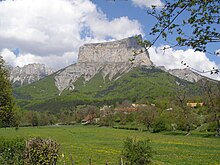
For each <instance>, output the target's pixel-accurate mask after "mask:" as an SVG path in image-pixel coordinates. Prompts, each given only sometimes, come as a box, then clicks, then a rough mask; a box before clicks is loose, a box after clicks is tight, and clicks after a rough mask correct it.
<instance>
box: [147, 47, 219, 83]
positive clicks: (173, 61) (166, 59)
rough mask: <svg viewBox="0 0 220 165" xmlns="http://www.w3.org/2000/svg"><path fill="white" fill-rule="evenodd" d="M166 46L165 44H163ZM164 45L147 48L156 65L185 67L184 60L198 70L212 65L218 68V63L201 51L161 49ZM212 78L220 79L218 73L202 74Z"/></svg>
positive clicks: (209, 67)
mask: <svg viewBox="0 0 220 165" xmlns="http://www.w3.org/2000/svg"><path fill="white" fill-rule="evenodd" d="M165 47H166V46H165ZM163 48H164V46H160V47H157V48H156V47H151V48H150V49H149V54H150V58H151V60H152V61H153V63H154V64H155V65H157V66H165V68H166V69H177V68H179V69H183V68H186V66H184V65H183V64H182V63H181V61H184V62H185V63H187V65H189V66H190V67H192V68H195V69H197V70H199V71H203V70H204V71H208V70H211V69H212V68H213V67H215V68H219V66H218V64H216V63H215V62H213V61H210V60H209V58H208V57H207V56H206V54H205V53H203V52H195V51H194V50H193V49H187V50H174V49H172V48H170V49H166V50H165V51H164V50H163ZM203 75H204V76H207V77H210V78H212V79H216V80H220V75H219V74H213V75H210V73H207V74H203Z"/></svg>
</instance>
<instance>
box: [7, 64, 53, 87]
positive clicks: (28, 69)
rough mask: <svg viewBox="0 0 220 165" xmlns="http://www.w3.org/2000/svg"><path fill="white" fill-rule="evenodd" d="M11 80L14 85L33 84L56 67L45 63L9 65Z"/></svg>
mask: <svg viewBox="0 0 220 165" xmlns="http://www.w3.org/2000/svg"><path fill="white" fill-rule="evenodd" d="M8 68H9V73H10V81H11V82H12V84H13V86H14V87H18V86H22V85H27V84H31V83H33V82H35V81H38V80H40V79H42V78H44V77H46V76H48V75H50V74H52V73H54V71H55V70H54V69H51V68H47V67H46V66H45V65H44V64H28V65H25V66H23V67H19V66H17V67H14V68H13V67H8Z"/></svg>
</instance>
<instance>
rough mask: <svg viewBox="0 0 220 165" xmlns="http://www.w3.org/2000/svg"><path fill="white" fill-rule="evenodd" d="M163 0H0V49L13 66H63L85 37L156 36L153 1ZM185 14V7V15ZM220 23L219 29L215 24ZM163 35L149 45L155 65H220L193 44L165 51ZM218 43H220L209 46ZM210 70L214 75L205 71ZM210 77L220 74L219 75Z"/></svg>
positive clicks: (211, 48) (218, 59)
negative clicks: (151, 14)
mask: <svg viewBox="0 0 220 165" xmlns="http://www.w3.org/2000/svg"><path fill="white" fill-rule="evenodd" d="M163 2H164V1H163V0H162V1H161V0H127V1H126V0H116V1H112V0H16V1H13V0H5V1H1V2H0V15H1V17H0V55H1V56H3V58H4V59H5V61H6V62H7V63H8V64H10V65H13V66H24V65H27V64H30V63H44V64H45V65H47V66H49V67H53V68H56V69H60V68H63V67H66V66H68V65H71V64H73V63H74V62H76V61H77V57H78V50H79V47H80V46H82V45H83V44H85V43H92V42H105V41H108V40H118V39H122V38H126V37H130V36H134V35H137V34H142V35H143V36H144V39H148V40H152V39H154V36H149V32H150V29H151V28H152V26H153V25H154V24H155V23H156V20H155V19H154V18H153V17H152V16H149V15H147V13H146V10H147V9H150V6H151V5H152V4H153V5H159V6H162V4H163ZM182 16H183V17H185V16H186V13H185V14H183V15H182ZM217 29H220V27H219V28H217ZM175 38H176V36H175V35H174V36H171V40H172V39H175ZM165 45H167V43H166V42H164V41H163V40H162V39H159V40H158V41H157V42H156V44H155V45H154V46H153V47H152V48H151V49H149V54H150V57H151V60H152V61H153V63H154V64H155V65H158V66H161V65H162V66H165V67H166V68H167V69H174V68H183V66H182V64H181V61H185V62H187V63H188V64H189V65H190V66H192V67H194V68H196V69H198V70H208V69H211V68H212V67H216V68H220V57H217V56H214V55H209V54H204V53H201V52H194V51H193V50H192V49H190V48H187V47H185V48H183V47H178V48H173V49H169V50H166V51H165V52H164V51H162V49H163V47H164V46H165ZM216 49H220V46H219V43H218V44H215V45H209V46H208V50H209V51H211V52H214V51H215V50H216ZM206 76H209V77H210V75H206ZM211 78H214V79H219V80H220V75H214V76H212V77H211Z"/></svg>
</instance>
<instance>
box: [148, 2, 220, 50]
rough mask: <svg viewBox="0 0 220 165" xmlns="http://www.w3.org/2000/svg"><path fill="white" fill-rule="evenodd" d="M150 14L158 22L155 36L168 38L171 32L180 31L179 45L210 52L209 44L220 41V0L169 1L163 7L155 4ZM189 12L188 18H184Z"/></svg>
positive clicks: (155, 26) (177, 38)
mask: <svg viewBox="0 0 220 165" xmlns="http://www.w3.org/2000/svg"><path fill="white" fill-rule="evenodd" d="M147 13H148V14H149V15H152V16H153V17H154V18H156V20H157V21H158V22H157V23H156V24H155V25H154V27H153V28H152V29H151V33H150V34H151V35H157V37H156V38H155V39H154V40H153V41H151V45H154V43H155V42H156V41H157V40H158V39H159V38H160V37H161V36H162V38H163V39H164V40H165V41H166V40H167V39H168V35H169V34H173V33H174V32H175V33H177V35H178V36H177V37H176V42H177V44H178V45H179V46H191V47H192V48H193V49H195V51H202V52H206V51H207V50H206V46H207V44H208V43H215V42H220V31H219V30H220V29H219V28H217V27H218V26H219V24H220V0H178V1H175V2H173V3H170V2H166V4H165V6H164V7H163V8H162V9H161V10H157V8H156V7H155V6H154V7H153V8H152V10H148V11H147ZM183 13H185V14H186V15H188V17H187V18H184V17H181V15H182V14H183Z"/></svg>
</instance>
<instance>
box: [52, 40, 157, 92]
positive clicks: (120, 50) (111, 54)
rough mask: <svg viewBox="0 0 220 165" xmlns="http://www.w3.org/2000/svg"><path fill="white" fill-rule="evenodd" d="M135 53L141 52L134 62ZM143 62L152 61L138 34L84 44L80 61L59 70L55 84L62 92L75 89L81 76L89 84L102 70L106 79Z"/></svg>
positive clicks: (149, 62) (148, 63)
mask: <svg viewBox="0 0 220 165" xmlns="http://www.w3.org/2000/svg"><path fill="white" fill-rule="evenodd" d="M139 37H141V36H139ZM134 52H136V53H138V54H139V55H138V56H136V58H135V59H134V60H133V61H132V62H131V59H133V58H134ZM141 65H144V66H149V67H151V66H152V65H153V64H152V62H151V61H150V58H149V54H148V52H147V51H144V50H143V48H142V47H141V46H140V45H138V44H137V39H136V38H135V37H130V38H126V39H122V40H118V41H112V42H105V43H94V44H85V45H84V46H82V47H80V49H79V55H78V62H77V63H75V64H73V65H71V66H69V67H66V68H65V69H63V70H61V71H59V72H57V73H56V76H55V84H56V86H57V88H58V89H59V90H60V91H61V92H62V91H63V90H64V89H74V82H75V81H76V80H77V79H78V78H80V77H82V78H84V82H85V83H86V82H87V81H89V80H90V79H91V78H93V77H94V76H95V75H96V74H98V73H100V74H101V75H102V77H103V80H104V81H105V80H106V79H109V80H110V81H111V80H115V79H118V78H119V77H120V76H121V75H122V74H124V73H127V72H129V71H130V70H131V69H132V68H133V67H136V66H141Z"/></svg>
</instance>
